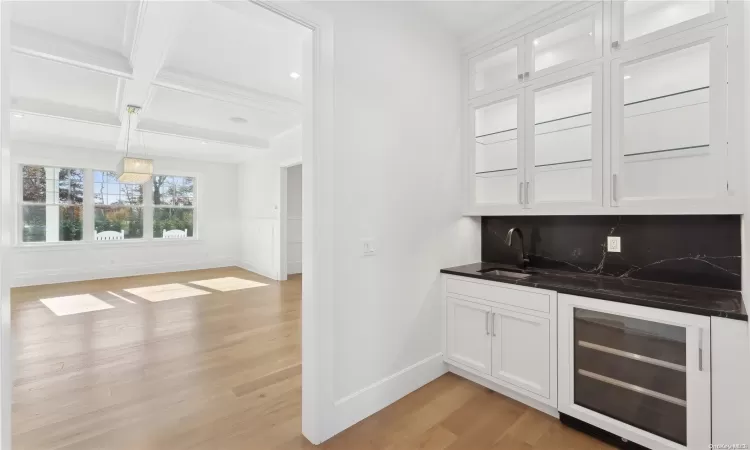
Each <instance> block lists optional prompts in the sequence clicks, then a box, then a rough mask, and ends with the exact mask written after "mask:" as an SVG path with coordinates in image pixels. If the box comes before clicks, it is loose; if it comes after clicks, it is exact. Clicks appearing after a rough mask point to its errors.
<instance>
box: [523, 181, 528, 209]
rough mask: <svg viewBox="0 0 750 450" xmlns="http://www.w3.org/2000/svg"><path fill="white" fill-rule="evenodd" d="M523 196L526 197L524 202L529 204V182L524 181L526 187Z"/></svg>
mask: <svg viewBox="0 0 750 450" xmlns="http://www.w3.org/2000/svg"><path fill="white" fill-rule="evenodd" d="M524 197H525V198H526V204H527V205H528V204H529V182H528V181H527V182H526V189H525V191H524Z"/></svg>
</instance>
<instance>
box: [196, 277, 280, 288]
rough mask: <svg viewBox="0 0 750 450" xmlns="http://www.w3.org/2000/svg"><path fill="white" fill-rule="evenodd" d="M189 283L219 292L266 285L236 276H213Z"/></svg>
mask: <svg viewBox="0 0 750 450" xmlns="http://www.w3.org/2000/svg"><path fill="white" fill-rule="evenodd" d="M190 283H191V284H197V285H198V286H203V287H207V288H209V289H214V290H216V291H221V292H228V291H236V290H239V289H250V288H255V287H262V286H268V284H266V283H260V282H258V281H252V280H245V279H243V278H236V277H224V278H213V279H210V280H201V281H191V282H190Z"/></svg>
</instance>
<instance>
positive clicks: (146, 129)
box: [11, 0, 310, 162]
mask: <svg viewBox="0 0 750 450" xmlns="http://www.w3.org/2000/svg"><path fill="white" fill-rule="evenodd" d="M11 17H12V28H11V45H12V49H13V55H12V60H11V64H12V65H11V94H12V112H13V114H12V117H11V129H12V137H13V139H14V140H15V141H26V142H36V143H48V144H53V145H54V144H57V145H64V146H74V147H76V146H77V147H84V148H92V149H102V150H109V151H120V150H122V149H124V142H125V139H124V138H125V134H126V133H125V131H126V130H127V125H122V124H123V123H124V122H126V119H127V116H126V113H125V109H126V106H127V105H137V106H140V107H141V108H142V110H141V112H140V114H139V117H138V119H139V120H138V123H137V126H136V127H135V129H136V130H137V131H138V132H139V134H140V135H139V136H138V137H136V138H135V139H133V140H132V141H135V142H136V144H135V146H133V144H132V141H131V151H134V152H137V153H144V152H145V153H147V154H153V155H168V156H177V157H185V158H190V159H206V160H216V161H227V162H237V161H243V160H246V159H248V158H250V157H252V156H253V155H254V154H256V153H258V152H259V150H262V149H264V148H267V147H268V142H269V139H271V138H272V137H274V136H276V135H278V134H279V133H282V132H284V131H285V130H288V129H290V128H293V127H295V126H296V125H298V124H299V123H300V121H301V107H302V105H301V101H302V87H301V86H302V81H301V79H293V78H291V77H290V76H289V74H290V73H292V72H297V73H300V74H302V76H305V75H304V74H303V73H302V72H303V69H302V49H303V42H304V41H305V39H307V38H308V37H309V33H310V31H309V30H307V29H305V28H303V27H301V26H300V25H297V24H295V23H293V22H291V21H288V20H286V19H284V18H282V17H280V16H278V15H276V14H273V13H271V12H269V11H267V10H265V9H264V8H262V7H259V6H257V5H254V4H252V3H250V2H237V1H233V2H210V1H206V2H182V1H176V2H159V1H152V0H141V1H124V2H118V1H106V2H93V1H49V2H46V1H35V2H12V16H11Z"/></svg>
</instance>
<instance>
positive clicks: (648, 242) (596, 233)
mask: <svg viewBox="0 0 750 450" xmlns="http://www.w3.org/2000/svg"><path fill="white" fill-rule="evenodd" d="M512 227H518V228H520V229H521V231H522V232H523V235H524V248H525V249H526V252H527V253H528V258H529V260H530V263H529V265H530V266H531V267H538V268H545V269H559V270H567V271H572V272H580V273H591V274H597V275H605V276H612V277H621V278H635V279H640V280H651V281H663V282H669V283H680V284H689V285H694V286H705V287H714V288H722V289H735V290H739V289H740V288H741V275H740V274H741V265H742V264H741V262H742V257H741V251H742V250H741V249H742V244H741V237H740V234H741V220H740V216H738V215H729V216H522V217H521V216H519V217H514V216H506V217H482V261H484V262H495V263H507V264H514V263H515V259H514V253H513V250H511V249H509V248H508V247H507V246H506V245H505V243H504V241H505V236H506V234H507V233H508V230H509V229H510V228H512ZM607 236H620V242H621V246H622V251H621V252H620V253H609V252H607V251H606V242H607ZM514 239H517V236H516V237H515V238H514ZM514 245H518V244H514Z"/></svg>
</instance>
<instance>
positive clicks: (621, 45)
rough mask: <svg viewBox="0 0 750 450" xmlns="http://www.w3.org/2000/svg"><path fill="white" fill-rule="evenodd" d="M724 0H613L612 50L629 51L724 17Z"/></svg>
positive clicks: (725, 3) (725, 6) (725, 4)
mask: <svg viewBox="0 0 750 450" xmlns="http://www.w3.org/2000/svg"><path fill="white" fill-rule="evenodd" d="M726 8H727V2H726V0H724V1H721V0H718V1H712V0H679V1H674V0H668V1H665V0H660V1H654V0H627V1H622V0H615V1H614V2H613V3H612V43H611V44H612V49H613V50H614V51H615V52H616V51H618V50H620V49H627V48H631V47H633V46H636V45H640V44H644V43H646V42H649V41H652V40H654V39H659V38H663V37H665V36H668V35H670V34H673V33H677V32H680V31H685V30H688V29H690V28H694V27H696V26H698V25H701V24H704V23H708V22H712V21H714V20H717V19H719V18H722V17H724V16H726Z"/></svg>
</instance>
